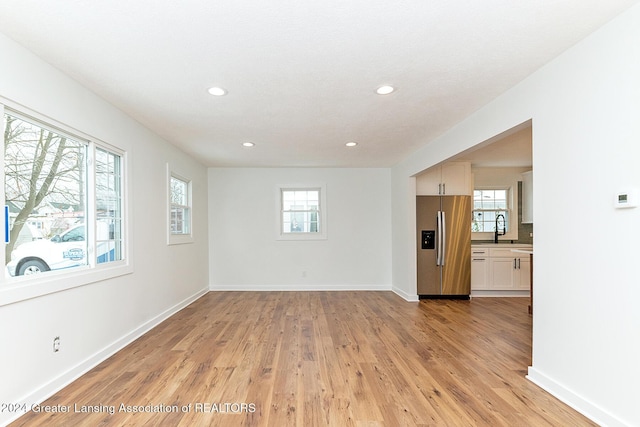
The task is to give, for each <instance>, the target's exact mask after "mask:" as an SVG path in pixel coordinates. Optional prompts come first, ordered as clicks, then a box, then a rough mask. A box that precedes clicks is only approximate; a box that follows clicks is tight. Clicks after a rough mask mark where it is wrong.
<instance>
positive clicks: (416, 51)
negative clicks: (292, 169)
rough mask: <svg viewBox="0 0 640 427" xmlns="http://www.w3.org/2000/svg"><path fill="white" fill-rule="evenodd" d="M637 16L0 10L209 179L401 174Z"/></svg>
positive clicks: (104, 5) (549, 3)
mask: <svg viewBox="0 0 640 427" xmlns="http://www.w3.org/2000/svg"><path fill="white" fill-rule="evenodd" d="M637 2H638V0H607V1H604V0H521V1H513V0H484V1H478V0H458V1H445V0H430V1H427V0H399V1H389V0H349V1H344V0H323V1H310V0H271V1H258V0H216V1H214V0H181V1H166V0H135V1H131V0H21V1H14V0H0V32H3V33H4V34H6V35H7V36H9V37H10V38H12V39H14V40H16V41H17V42H18V43H20V44H22V45H23V46H25V47H26V48H27V49H29V50H31V51H33V52H34V53H35V54H37V55H38V56H40V57H41V58H43V59H44V60H45V61H47V62H49V63H51V64H52V65H54V66H55V67H57V68H59V69H60V70H62V71H64V72H65V73H67V74H69V75H70V76H72V77H73V78H74V79H76V80H77V81H79V82H80V83H81V84H83V85H85V86H86V87H88V88H89V89H91V90H93V91H94V92H96V93H97V94H99V95H100V96H102V97H103V98H105V99H106V100H108V101H110V102H111V103H113V104H114V105H116V106H117V107H119V108H120V109H122V110H123V111H125V112H126V113H128V114H129V115H131V116H132V117H134V118H135V119H137V120H138V121H140V122H141V123H143V124H144V125H146V126H147V127H149V128H150V129H152V130H153V131H154V132H156V133H157V134H159V135H160V136H162V137H163V138H165V139H166V140H168V141H170V142H172V143H174V144H176V145H178V146H180V147H182V148H183V149H184V150H185V151H187V152H189V153H191V154H193V155H194V156H196V157H198V158H200V159H201V161H202V163H204V164H205V165H209V166H273V167H275V166H279V167H284V166H310V167H313V166H317V167H320V166H324V167H342V166H345V167H387V166H391V165H393V164H394V163H396V162H398V161H399V160H401V159H403V158H404V157H406V156H407V155H409V154H410V153H411V152H413V151H415V150H416V149H417V148H418V147H420V146H422V145H424V144H427V143H429V142H430V141H432V140H433V139H435V138H436V137H438V136H439V135H441V134H442V133H443V132H445V131H446V130H447V129H449V128H450V127H452V126H453V125H455V124H456V123H458V122H459V121H461V120H462V119H463V118H465V117H466V116H467V115H469V114H470V113H472V112H473V111H475V110H477V109H478V108H480V107H481V106H483V105H484V104H486V103H487V102H489V101H491V100H492V99H494V98H495V97H497V96H498V95H499V94H501V93H502V92H504V91H505V90H507V89H508V88H510V87H512V86H513V85H514V84H516V83H517V82H519V81H521V80H522V79H524V78H525V77H526V76H528V75H529V74H531V73H532V72H533V71H535V70H536V69H537V68H539V67H540V66H542V65H544V64H545V63H546V62H548V61H549V60H551V59H552V58H554V57H555V56H557V55H558V54H560V53H561V52H563V51H564V50H566V49H567V48H568V47H570V46H572V45H573V44H575V43H576V42H577V41H579V40H580V39H582V38H584V37H585V36H586V35H588V34H589V33H590V32H592V31H594V30H595V29H596V28H598V27H599V26H601V25H603V24H604V23H605V22H607V21H609V20H610V19H611V18H613V17H614V16H616V15H617V14H619V13H620V12H622V11H623V10H625V9H626V8H628V7H629V6H631V5H632V4H634V3H637ZM382 84H392V85H394V86H396V87H397V88H398V90H397V91H396V92H395V93H393V94H391V95H387V96H380V95H377V94H375V92H374V91H375V89H376V88H377V87H378V86H380V85H382ZM214 85H215V86H222V87H224V88H225V89H226V90H227V91H228V94H227V95H226V96H223V97H212V96H211V95H209V94H208V93H207V89H208V88H209V87H211V86H214ZM247 141H252V142H254V143H255V144H256V146H255V147H253V148H251V149H247V148H243V147H242V146H241V143H243V142H247ZM347 141H356V142H358V146H356V147H354V148H350V149H348V148H346V147H345V145H344V144H345V143H346V142H347Z"/></svg>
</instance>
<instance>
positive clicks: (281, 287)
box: [209, 284, 392, 292]
mask: <svg viewBox="0 0 640 427" xmlns="http://www.w3.org/2000/svg"><path fill="white" fill-rule="evenodd" d="M209 290H210V291H244V292H268V291H299V292H304V291H390V290H392V289H391V285H309V284H291V285H285V284H278V285H255V284H254V285H214V284H211V285H209Z"/></svg>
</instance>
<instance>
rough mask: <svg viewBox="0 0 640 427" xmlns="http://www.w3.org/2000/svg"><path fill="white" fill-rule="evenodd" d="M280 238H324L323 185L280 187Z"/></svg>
mask: <svg viewBox="0 0 640 427" xmlns="http://www.w3.org/2000/svg"><path fill="white" fill-rule="evenodd" d="M279 190H280V220H279V227H280V233H279V234H280V239H283V240H300V239H302V240H304V239H324V238H326V228H327V227H326V215H325V209H326V202H325V191H324V186H318V187H280V189H279Z"/></svg>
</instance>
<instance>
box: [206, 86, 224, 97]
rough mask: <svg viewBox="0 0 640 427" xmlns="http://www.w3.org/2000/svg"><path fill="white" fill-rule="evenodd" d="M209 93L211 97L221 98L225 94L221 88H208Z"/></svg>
mask: <svg viewBox="0 0 640 427" xmlns="http://www.w3.org/2000/svg"><path fill="white" fill-rule="evenodd" d="M209 93H210V94H211V95H213V96H223V95H226V94H227V91H226V90H224V89H222V88H221V87H210V88H209Z"/></svg>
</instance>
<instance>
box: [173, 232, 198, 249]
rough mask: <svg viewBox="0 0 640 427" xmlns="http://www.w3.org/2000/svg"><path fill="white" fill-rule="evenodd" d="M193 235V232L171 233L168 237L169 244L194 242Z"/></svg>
mask: <svg viewBox="0 0 640 427" xmlns="http://www.w3.org/2000/svg"><path fill="white" fill-rule="evenodd" d="M193 242H194V239H193V235H192V234H169V236H168V237H167V245H168V246H171V245H185V244H189V243H193Z"/></svg>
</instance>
